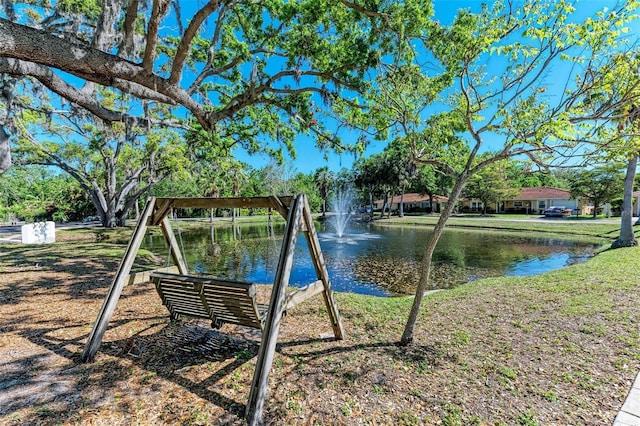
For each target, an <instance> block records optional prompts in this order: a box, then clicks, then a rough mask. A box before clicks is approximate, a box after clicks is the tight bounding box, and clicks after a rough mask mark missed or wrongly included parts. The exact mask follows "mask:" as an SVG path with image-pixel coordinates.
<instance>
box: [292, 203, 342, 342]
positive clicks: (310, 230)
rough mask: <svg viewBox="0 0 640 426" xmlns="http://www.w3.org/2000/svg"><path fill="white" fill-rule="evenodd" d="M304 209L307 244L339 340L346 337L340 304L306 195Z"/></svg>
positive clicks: (334, 332) (334, 331) (332, 325)
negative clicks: (336, 297) (332, 285)
mask: <svg viewBox="0 0 640 426" xmlns="http://www.w3.org/2000/svg"><path fill="white" fill-rule="evenodd" d="M302 197H304V198H303V202H304V209H303V218H304V222H305V225H306V229H305V232H304V235H305V237H306V238H307V244H308V245H309V251H310V252H311V260H312V261H313V266H314V268H315V270H316V276H317V277H318V279H319V280H321V281H322V284H323V285H324V291H323V293H322V295H323V296H324V304H325V305H326V307H327V312H328V313H329V319H330V320H331V327H332V328H333V335H334V336H335V337H336V339H338V340H342V339H344V338H345V333H344V327H343V326H342V319H341V318H340V312H339V311H338V304H337V303H336V300H335V298H334V296H333V290H332V289H331V281H329V272H328V271H327V265H326V263H325V262H324V256H323V255H322V250H321V248H320V240H318V234H317V233H316V228H315V226H313V218H312V217H311V210H310V208H309V202H308V200H307V197H306V195H303V196H302Z"/></svg>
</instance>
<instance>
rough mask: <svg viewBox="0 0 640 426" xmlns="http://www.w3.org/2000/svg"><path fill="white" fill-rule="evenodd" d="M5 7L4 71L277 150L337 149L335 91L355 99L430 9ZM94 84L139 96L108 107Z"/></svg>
mask: <svg viewBox="0 0 640 426" xmlns="http://www.w3.org/2000/svg"><path fill="white" fill-rule="evenodd" d="M3 5H4V11H5V14H4V16H2V15H0V73H2V74H3V75H4V76H5V79H8V80H11V79H12V78H22V77H25V76H26V77H29V78H30V79H33V80H35V81H37V82H39V83H40V84H41V85H43V86H44V87H46V88H48V89H49V90H51V91H53V92H55V93H57V94H58V95H59V96H61V97H63V98H64V99H66V100H68V101H70V102H71V103H72V104H73V105H74V106H76V107H81V108H84V109H86V110H88V111H90V112H91V113H93V114H94V115H96V116H97V117H99V118H101V119H102V120H105V121H106V122H128V123H131V124H134V125H142V126H145V125H146V126H149V125H178V126H186V127H190V128H195V129H197V130H198V131H200V132H201V133H204V134H206V136H207V137H208V138H210V139H213V140H214V141H215V142H216V143H219V144H224V145H225V146H228V147H233V146H236V145H243V146H244V147H245V148H246V149H248V150H249V151H251V152H255V151H258V150H262V149H265V150H268V151H270V152H274V151H275V152H276V153H277V152H278V151H279V150H281V149H282V148H283V147H286V148H288V149H292V140H293V137H294V136H295V135H296V134H297V133H299V132H311V133H313V134H315V135H316V136H317V140H318V143H319V145H320V146H321V147H322V148H324V149H330V148H336V149H339V150H340V149H342V148H343V146H341V144H340V142H339V141H338V140H337V139H335V138H334V137H333V136H332V135H331V134H330V133H329V132H327V131H326V129H325V128H324V127H323V120H321V116H322V115H323V113H324V112H325V110H326V109H327V108H330V106H331V104H332V102H333V101H334V100H336V99H339V98H340V99H342V98H347V99H349V100H352V99H353V98H354V96H355V93H356V92H357V91H358V90H359V89H360V87H361V85H362V83H363V78H364V77H365V76H366V72H367V71H368V70H370V69H371V68H372V67H373V66H375V65H376V64H377V63H378V62H379V61H380V58H381V57H383V56H384V55H385V54H386V53H387V52H388V51H390V50H395V49H397V47H398V46H399V45H401V44H402V40H399V39H398V38H397V36H396V34H397V33H398V32H400V31H401V32H403V33H410V32H412V31H413V30H414V29H415V28H416V24H419V23H421V19H420V16H424V15H425V14H428V13H429V11H430V7H429V3H428V2H423V1H420V0H417V1H411V2H393V1H392V2H380V3H376V4H375V5H372V6H371V7H366V6H365V5H363V4H361V3H357V2H353V3H352V2H349V1H347V0H342V1H325V0H307V1H301V2H286V1H281V0H270V1H266V2H253V1H249V0H240V1H232V2H225V1H219V0H211V1H208V2H204V3H203V2H198V3H194V2H191V1H180V0H174V1H169V0H154V1H144V0H105V1H104V2H101V3H93V2H84V1H80V0H65V1H60V2H55V3H48V2H45V3H43V4H42V5H34V4H33V3H32V2H24V3H22V4H14V3H13V2H11V1H3ZM407 17H409V18H410V19H408V18H407ZM61 71H63V72H64V73H67V74H64V73H62V72H61ZM69 75H71V76H73V78H69ZM8 85H10V82H9V83H7V84H6V85H5V86H6V87H8ZM97 85H101V86H108V87H112V88H114V89H117V90H118V91H121V92H122V93H125V94H127V95H131V96H132V97H135V98H137V99H140V100H142V102H141V103H140V107H139V108H137V109H129V110H128V111H126V112H122V111H119V110H115V109H113V108H109V107H108V106H105V105H104V104H103V103H101V102H99V100H98V99H97V97H96V96H95V90H96V89H95V88H96V86H97ZM158 103H160V104H165V105H168V106H176V107H180V108H183V109H186V110H188V113H189V114H188V115H187V116H186V117H185V118H184V119H183V120H181V122H178V123H177V122H176V120H175V118H174V117H173V116H172V115H171V114H170V113H168V114H167V115H166V116H165V117H151V116H149V114H147V111H148V108H147V107H148V105H150V104H158ZM7 105H8V106H10V105H11V103H10V102H7ZM9 110H10V108H7V110H6V111H3V112H5V117H4V119H3V122H0V126H2V127H1V129H2V131H1V132H0V148H1V149H3V150H4V151H2V152H5V151H6V152H8V151H7V148H8V147H7V142H6V141H7V140H8V135H10V134H11V133H12V131H14V132H15V130H16V128H15V127H14V126H11V123H10V115H11V114H10V113H9ZM176 110H179V109H178V108H176V109H174V110H173V111H170V112H174V113H175V112H176ZM196 124H197V125H196ZM5 136H7V137H5ZM203 136H204V135H203ZM6 158H8V157H7V156H6V155H5V156H4V157H3V159H5V161H4V162H3V168H6V163H7V161H6Z"/></svg>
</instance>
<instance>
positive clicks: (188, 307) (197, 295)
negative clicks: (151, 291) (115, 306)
mask: <svg viewBox="0 0 640 426" xmlns="http://www.w3.org/2000/svg"><path fill="white" fill-rule="evenodd" d="M150 278H151V281H152V282H153V283H154V284H155V287H156V291H157V292H158V295H159V296H160V298H161V299H162V304H163V305H165V306H166V307H167V309H168V310H169V312H170V313H171V319H172V320H177V319H178V318H180V317H181V316H188V317H195V318H203V319H210V320H211V326H212V327H213V328H219V327H220V326H222V324H224V323H229V324H237V325H243V326H247V327H252V328H257V329H260V330H263V327H264V320H265V317H266V312H267V309H268V307H269V305H264V304H259V303H257V302H256V285H255V284H253V283H247V282H242V281H232V280H224V279H220V278H213V277H203V276H195V275H179V274H170V273H165V272H153V273H151V274H150Z"/></svg>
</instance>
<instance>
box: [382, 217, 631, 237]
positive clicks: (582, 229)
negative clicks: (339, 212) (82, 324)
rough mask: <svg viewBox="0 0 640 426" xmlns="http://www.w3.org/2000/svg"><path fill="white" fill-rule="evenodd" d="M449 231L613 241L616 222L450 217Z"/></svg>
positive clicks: (411, 220) (423, 222)
mask: <svg viewBox="0 0 640 426" xmlns="http://www.w3.org/2000/svg"><path fill="white" fill-rule="evenodd" d="M437 221H438V216H437V215H423V216H405V217H402V218H399V217H392V218H391V219H386V218H385V219H376V220H375V221H374V222H373V223H374V224H375V225H378V226H393V225H397V226H433V225H435V224H436V222H437ZM447 227H450V228H456V227H460V228H475V229H500V230H505V231H527V232H548V233H554V234H569V235H586V236H595V237H602V238H607V239H614V238H616V237H617V236H618V234H619V232H620V220H619V219H618V220H615V219H611V220H606V221H593V220H589V219H579V220H578V219H574V218H543V217H537V216H530V217H529V218H523V217H511V216H507V215H496V216H479V215H476V216H471V215H467V216H452V217H451V218H449V220H448V221H447Z"/></svg>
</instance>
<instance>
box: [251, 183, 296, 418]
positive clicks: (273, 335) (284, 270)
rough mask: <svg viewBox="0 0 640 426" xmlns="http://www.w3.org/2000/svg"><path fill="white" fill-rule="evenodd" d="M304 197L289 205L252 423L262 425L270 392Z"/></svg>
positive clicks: (253, 398) (256, 381) (255, 382)
mask: <svg viewBox="0 0 640 426" xmlns="http://www.w3.org/2000/svg"><path fill="white" fill-rule="evenodd" d="M303 197H304V196H303V195H298V196H296V197H295V198H294V200H293V203H292V204H291V206H290V208H289V216H288V217H287V225H286V227H285V230H284V238H283V239H282V249H281V250H280V259H279V260H278V267H277V269H276V276H275V280H274V283H273V290H272V292H271V301H270V303H269V310H268V312H267V318H266V321H265V324H264V331H263V333H262V342H261V343H260V350H259V351H258V359H257V361H256V370H255V373H254V375H253V382H252V383H251V392H250V393H249V401H248V402H247V409H246V413H245V414H246V419H247V422H248V423H249V425H251V426H254V425H259V424H262V409H263V407H264V401H265V398H266V394H267V385H268V381H269V371H270V370H271V365H272V363H273V357H274V354H275V350H276V342H277V340H278V332H279V330H280V321H281V320H282V313H283V312H284V307H285V305H284V302H285V294H286V291H287V286H288V285H289V276H290V275H291V267H292V265H293V254H294V252H295V248H296V240H297V239H298V238H297V237H298V229H299V228H300V221H301V219H302V210H303V204H304V203H303V200H304V198H303Z"/></svg>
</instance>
